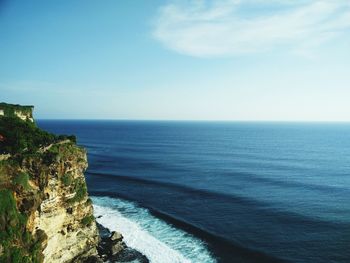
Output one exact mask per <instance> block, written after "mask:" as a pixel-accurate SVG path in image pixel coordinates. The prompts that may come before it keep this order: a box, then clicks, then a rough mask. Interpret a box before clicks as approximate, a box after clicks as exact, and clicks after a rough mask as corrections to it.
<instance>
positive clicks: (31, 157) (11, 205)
mask: <svg viewBox="0 0 350 263" xmlns="http://www.w3.org/2000/svg"><path fill="white" fill-rule="evenodd" d="M2 120H3V121H4V120H5V119H2ZM9 121H11V120H9ZM2 124H4V122H2ZM21 125H22V124H21ZM2 133H3V134H4V133H6V134H5V135H4V138H5V139H9V138H12V137H11V136H12V135H11V134H10V131H7V130H6V129H2ZM33 134H35V136H46V137H47V134H44V133H38V134H40V135H38V134H37V133H36V130H35V133H33ZM16 136H17V135H16ZM26 136H27V134H26ZM46 137H45V138H46ZM23 138H27V137H23ZM23 138H22V139H23ZM53 138H54V139H52V138H51V137H50V140H53V141H54V142H52V143H50V144H48V145H45V146H41V147H40V148H39V149H35V151H29V150H28V149H26V148H24V149H22V148H19V149H20V150H21V151H18V152H15V150H14V149H15V148H13V150H12V152H11V153H10V154H3V155H1V156H2V158H1V159H0V262H13V263H16V262H18V263H19V262H21V263H22V262H24V263H29V262H38V263H39V262H44V263H46V262H47V263H56V262H57V263H58V262H60V263H66V262H67V263H68V262H84V261H85V260H86V259H87V258H89V257H90V256H93V255H97V246H98V241H99V235H98V230H97V227H96V222H95V218H94V217H93V207H92V202H91V200H90V199H89V197H88V194H87V186H86V183H85V178H84V174H83V173H84V171H85V169H86V168H87V160H86V152H85V150H84V149H82V148H80V147H78V146H77V145H76V144H75V143H74V142H72V141H71V140H68V139H62V138H61V137H53ZM20 139H21V138H19V140H20ZM34 139H35V138H34ZM0 146H1V145H0ZM19 146H21V147H22V144H20V145H19ZM6 149H7V148H6ZM11 149H12V148H11Z"/></svg>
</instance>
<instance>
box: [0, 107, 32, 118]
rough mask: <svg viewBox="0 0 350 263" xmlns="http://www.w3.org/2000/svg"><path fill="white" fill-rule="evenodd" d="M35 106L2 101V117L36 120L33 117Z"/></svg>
mask: <svg viewBox="0 0 350 263" xmlns="http://www.w3.org/2000/svg"><path fill="white" fill-rule="evenodd" d="M33 109H34V106H22V105H18V104H8V103H4V102H1V103H0V117H1V116H4V117H18V118H20V119H21V120H24V121H27V120H29V121H31V122H34V119H33Z"/></svg>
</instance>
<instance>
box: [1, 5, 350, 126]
mask: <svg viewBox="0 0 350 263" xmlns="http://www.w3.org/2000/svg"><path fill="white" fill-rule="evenodd" d="M0 61H1V63H0V101H5V102H10V103H21V104H33V105H35V107H36V108H35V116H36V117H37V118H60V119H66V118H69V119H156V120H158V119H171V120H173V119H174V120H284V121H298V120H300V121H350V104H349V98H350V3H349V1H345V0H329V1H325V0H320V1H317V0H314V1H311V0H293V1H291V0H269V1H268V0H266V1H265V0H221V1H218V0H212V1H209V0H207V1H206V0H197V1H186V0H169V1H165V0H163V1H161V0H152V1H146V0H144V1H141V0H135V1H68V0H67V1H44V0H43V1H39V0H34V1H25V0H22V1H18V0H11V1H7V0H5V1H4V0H3V1H0Z"/></svg>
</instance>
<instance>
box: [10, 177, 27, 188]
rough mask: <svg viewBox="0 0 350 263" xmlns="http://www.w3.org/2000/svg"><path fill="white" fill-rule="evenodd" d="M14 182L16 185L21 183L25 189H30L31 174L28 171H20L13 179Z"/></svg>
mask: <svg viewBox="0 0 350 263" xmlns="http://www.w3.org/2000/svg"><path fill="white" fill-rule="evenodd" d="M12 183H13V184H15V185H20V186H22V187H23V189H24V190H29V189H30V185H29V175H28V174H27V173H20V174H18V175H17V176H15V177H14V178H13V179H12Z"/></svg>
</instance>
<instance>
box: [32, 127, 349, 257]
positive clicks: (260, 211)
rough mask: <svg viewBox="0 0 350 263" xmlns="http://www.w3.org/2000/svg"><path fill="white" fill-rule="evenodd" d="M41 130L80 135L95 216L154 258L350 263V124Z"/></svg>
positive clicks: (57, 128)
mask: <svg viewBox="0 0 350 263" xmlns="http://www.w3.org/2000/svg"><path fill="white" fill-rule="evenodd" d="M38 124H39V126H41V127H43V128H45V129H47V130H50V131H53V132H56V133H68V134H76V135H77V136H78V141H79V144H81V145H83V146H85V147H86V148H87V149H88V157H89V168H88V171H87V174H86V175H87V181H88V186H89V192H90V193H92V194H93V195H94V196H95V197H94V202H95V206H96V208H95V211H96V212H99V213H101V211H103V213H102V214H109V215H110V216H109V217H108V218H104V219H103V216H102V217H101V220H104V224H112V225H110V227H112V226H114V225H115V228H116V229H118V226H117V225H118V223H117V222H124V224H122V225H127V226H129V227H130V228H134V227H136V228H137V229H138V231H140V232H138V233H142V234H140V235H141V237H142V238H139V239H137V238H134V239H133V238H131V237H129V240H130V241H129V242H131V243H132V244H133V246H134V247H135V246H136V247H138V248H139V249H140V248H141V250H143V253H144V254H147V253H148V256H149V257H151V256H150V255H154V251H155V250H156V251H159V253H158V255H163V256H162V257H164V259H165V255H172V256H171V258H176V260H177V261H173V262H215V261H218V262H283V261H287V262H303V263H311V262H312V263H314V262H320V263H322V262H340V263H342V262H344V263H345V262H350V124H346V123H343V124H342V123H338V124H329V123H328V124H327V123H238V122H152V121H150V122H143V121H39V122H38ZM106 198H107V199H106ZM101 209H102V210H101ZM140 215H142V216H140ZM107 219H108V220H107ZM120 220H121V221H120ZM157 220H158V221H157ZM153 221H154V222H156V223H155V224H154V228H152V227H150V226H152V223H151V222H153ZM113 222H114V223H113ZM126 222H127V223H126ZM130 228H129V229H130ZM126 232H128V231H126ZM129 232H130V231H129ZM137 240H139V241H137ZM150 240H153V241H154V240H157V242H153V243H152V242H150ZM147 242H148V244H150V243H152V244H156V245H154V246H151V245H149V246H148V250H147V245H145V244H147ZM186 244H188V245H186ZM190 252H191V253H190ZM152 253H153V254H152ZM156 254H157V253H156ZM175 255H176V256H175ZM201 255H202V256H203V257H204V258H200V259H198V260H197V261H196V260H195V258H199V257H200V256H201ZM153 262H161V261H159V259H157V258H156V257H155V258H154V260H153ZM164 262H171V261H164Z"/></svg>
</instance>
